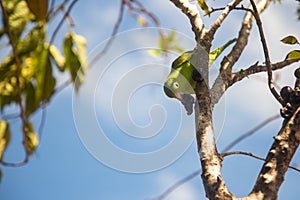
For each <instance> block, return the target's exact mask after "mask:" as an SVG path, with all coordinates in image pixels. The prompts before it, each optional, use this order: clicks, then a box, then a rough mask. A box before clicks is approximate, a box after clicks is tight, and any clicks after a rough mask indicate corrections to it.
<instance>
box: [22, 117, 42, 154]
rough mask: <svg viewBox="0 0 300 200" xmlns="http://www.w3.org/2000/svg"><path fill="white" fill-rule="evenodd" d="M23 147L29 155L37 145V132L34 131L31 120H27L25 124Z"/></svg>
mask: <svg viewBox="0 0 300 200" xmlns="http://www.w3.org/2000/svg"><path fill="white" fill-rule="evenodd" d="M24 129H25V141H24V144H25V147H26V150H27V152H28V153H29V154H30V155H31V154H33V153H34V151H35V149H36V148H37V147H38V145H39V138H38V135H37V133H36V132H35V131H34V128H33V124H32V123H31V122H27V123H26V124H25V127H24Z"/></svg>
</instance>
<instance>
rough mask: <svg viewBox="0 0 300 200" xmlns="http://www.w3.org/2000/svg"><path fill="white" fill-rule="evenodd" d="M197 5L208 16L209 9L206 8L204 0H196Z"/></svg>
mask: <svg viewBox="0 0 300 200" xmlns="http://www.w3.org/2000/svg"><path fill="white" fill-rule="evenodd" d="M198 5H199V6H200V8H201V9H202V10H203V11H204V12H205V14H207V15H208V16H210V13H209V9H208V6H207V4H206V2H205V0H198Z"/></svg>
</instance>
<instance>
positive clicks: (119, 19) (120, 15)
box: [90, 0, 127, 66]
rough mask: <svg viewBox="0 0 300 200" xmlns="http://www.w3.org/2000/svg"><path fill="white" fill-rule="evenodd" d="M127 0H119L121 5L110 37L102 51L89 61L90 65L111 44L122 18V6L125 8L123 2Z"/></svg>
mask: <svg viewBox="0 0 300 200" xmlns="http://www.w3.org/2000/svg"><path fill="white" fill-rule="evenodd" d="M126 1H127V0H121V6H120V8H119V15H118V18H117V21H116V23H115V25H114V28H113V31H112V33H111V35H110V38H109V39H108V41H107V43H106V44H105V46H104V48H103V49H102V51H101V52H100V53H98V54H97V55H96V56H95V58H94V59H93V60H92V61H91V63H90V66H92V65H93V64H94V62H96V61H97V60H98V59H99V58H100V57H101V56H102V55H103V54H105V53H106V51H107V50H108V48H109V47H110V46H111V44H112V42H113V40H114V36H115V35H116V34H117V33H118V30H119V27H120V25H121V22H122V19H123V13H124V8H125V4H126Z"/></svg>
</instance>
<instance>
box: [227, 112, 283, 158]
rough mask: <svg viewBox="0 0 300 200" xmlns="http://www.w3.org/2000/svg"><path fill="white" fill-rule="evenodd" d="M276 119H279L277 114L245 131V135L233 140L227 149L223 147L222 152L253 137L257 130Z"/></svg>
mask: <svg viewBox="0 0 300 200" xmlns="http://www.w3.org/2000/svg"><path fill="white" fill-rule="evenodd" d="M278 118H280V115H279V114H277V115H274V116H272V117H269V118H268V119H266V120H264V121H263V122H261V123H260V124H258V125H257V126H255V127H254V128H252V129H251V130H249V131H247V132H246V133H244V134H242V135H241V136H240V137H238V138H237V139H235V140H234V141H233V142H231V143H230V144H229V145H228V146H227V147H225V149H224V150H223V152H227V151H229V149H231V148H232V147H234V146H235V145H237V144H238V143H240V142H241V141H243V140H244V139H246V138H247V137H249V136H251V135H253V134H254V133H255V132H257V131H258V130H259V129H261V128H263V127H264V126H266V125H267V124H269V123H270V122H272V121H274V120H275V119H278Z"/></svg>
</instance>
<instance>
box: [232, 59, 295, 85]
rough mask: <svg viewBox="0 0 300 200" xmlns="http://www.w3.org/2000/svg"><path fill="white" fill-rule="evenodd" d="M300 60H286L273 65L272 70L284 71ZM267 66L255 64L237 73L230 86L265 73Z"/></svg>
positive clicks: (234, 74)
mask: <svg viewBox="0 0 300 200" xmlns="http://www.w3.org/2000/svg"><path fill="white" fill-rule="evenodd" d="M299 61H300V58H296V59H289V60H284V61H281V62H277V63H274V64H272V70H273V71H274V70H279V69H282V68H284V67H286V66H288V65H291V64H293V63H295V62H299ZM267 70H268V69H267V66H266V65H258V63H255V64H254V65H252V66H250V67H248V68H247V69H245V70H242V71H239V72H235V73H233V74H232V76H231V80H230V82H229V86H231V85H233V84H234V83H236V82H238V81H240V80H242V79H243V78H245V77H248V76H250V75H253V74H256V73H260V72H265V71H267Z"/></svg>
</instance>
